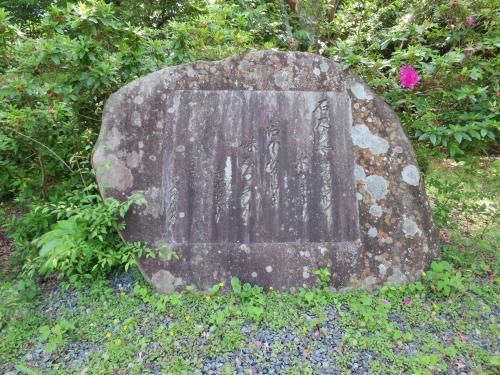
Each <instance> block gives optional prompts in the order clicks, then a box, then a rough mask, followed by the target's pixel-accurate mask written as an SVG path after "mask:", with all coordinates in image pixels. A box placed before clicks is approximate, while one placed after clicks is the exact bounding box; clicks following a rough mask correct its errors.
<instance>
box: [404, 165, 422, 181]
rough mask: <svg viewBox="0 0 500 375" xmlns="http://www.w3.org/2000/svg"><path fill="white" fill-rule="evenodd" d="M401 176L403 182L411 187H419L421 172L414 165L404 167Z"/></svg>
mask: <svg viewBox="0 0 500 375" xmlns="http://www.w3.org/2000/svg"><path fill="white" fill-rule="evenodd" d="M401 176H402V177H403V181H404V182H406V183H407V184H409V185H413V186H418V184H419V182H420V172H419V171H418V168H417V167H416V166H415V165H413V164H410V165H407V166H406V167H404V168H403V171H402V172H401Z"/></svg>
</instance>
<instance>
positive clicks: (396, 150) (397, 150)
mask: <svg viewBox="0 0 500 375" xmlns="http://www.w3.org/2000/svg"><path fill="white" fill-rule="evenodd" d="M394 153H395V154H401V153H403V147H401V146H396V147H394Z"/></svg>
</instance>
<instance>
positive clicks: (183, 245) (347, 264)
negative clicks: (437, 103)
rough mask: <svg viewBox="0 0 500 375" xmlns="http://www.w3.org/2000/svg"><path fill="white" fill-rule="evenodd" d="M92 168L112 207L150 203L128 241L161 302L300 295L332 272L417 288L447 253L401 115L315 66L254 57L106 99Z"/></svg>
mask: <svg viewBox="0 0 500 375" xmlns="http://www.w3.org/2000/svg"><path fill="white" fill-rule="evenodd" d="M93 165H94V168H95V170H96V175H97V181H98V184H99V188H100V190H101V193H102V195H103V196H105V197H114V198H117V199H119V200H124V199H126V198H127V197H128V196H130V195H132V194H134V193H137V192H142V194H143V195H144V197H145V198H146V200H147V205H145V206H142V207H134V209H133V210H132V211H131V212H129V213H128V214H127V216H126V218H125V219H126V225H127V226H126V229H125V230H124V231H123V232H122V233H121V235H122V238H123V239H124V240H125V241H127V242H136V241H141V242H144V243H147V244H148V245H150V246H151V247H152V248H153V249H155V250H156V251H157V253H158V256H157V257H155V258H139V259H138V264H139V268H140V269H141V271H142V273H143V274H144V276H145V278H146V279H147V280H148V281H150V282H151V283H152V284H153V285H154V286H155V287H156V288H157V289H158V290H159V291H160V292H164V293H169V292H173V291H175V290H179V289H181V288H183V287H185V286H187V285H193V284H194V285H197V286H198V287H200V288H202V289H207V288H209V287H211V286H212V285H214V284H215V283H217V282H221V281H226V282H227V281H228V280H229V279H230V278H231V276H237V277H239V278H240V280H241V281H242V282H249V283H253V284H258V285H261V286H264V287H271V286H272V287H273V288H274V289H279V290H292V291H293V290H294V289H295V288H297V287H308V286H312V285H314V284H315V281H316V280H317V278H316V276H314V275H313V272H314V271H315V270H316V269H319V268H323V267H326V268H328V269H329V270H330V272H331V274H332V278H331V283H332V286H334V287H337V288H344V287H356V286H360V287H364V288H371V287H372V286H374V285H380V284H382V283H386V282H387V283H394V284H400V283H402V282H406V281H412V280H414V279H416V278H417V277H418V276H419V275H420V273H421V272H422V271H423V270H424V269H425V268H426V267H427V265H428V263H429V262H430V261H431V260H432V259H433V258H434V257H435V256H436V255H437V254H438V244H437V239H436V233H435V227H434V224H433V221H432V217H431V212H430V208H429V204H428V202H427V198H426V195H425V192H424V187H423V183H422V178H421V175H420V173H419V169H418V167H417V163H416V160H415V155H414V152H413V150H412V147H411V144H410V142H409V141H408V139H407V137H406V136H405V133H404V131H403V129H402V128H401V124H400V122H399V120H398V118H397V116H396V115H395V114H394V112H393V110H392V109H391V108H390V107H389V106H388V105H387V104H386V103H384V102H383V101H382V100H381V99H380V98H379V97H378V96H377V95H375V93H374V92H373V91H371V90H370V88H369V87H368V86H367V85H366V84H365V83H364V82H363V81H362V80H360V79H359V78H358V77H356V76H353V75H350V74H347V73H345V72H344V71H343V70H342V68H341V67H340V66H339V65H338V64H336V63H334V62H332V61H330V60H328V59H326V58H323V57H321V56H318V55H313V54H309V53H299V52H286V53H285V52H276V51H252V52H248V53H246V54H243V55H240V56H235V57H230V58H227V59H225V60H222V61H216V62H204V61H200V62H196V63H193V64H187V65H181V66H176V67H171V68H166V69H163V70H160V71H157V72H155V73H152V74H149V75H147V76H145V77H142V78H139V79H137V80H135V81H133V82H131V83H129V84H128V85H126V86H124V87H123V88H121V89H120V90H119V91H118V92H116V93H114V94H113V95H112V96H111V97H110V98H109V99H108V101H107V103H106V106H105V109H104V115H103V120H102V128H101V133H100V136H99V140H98V142H97V145H96V147H95V150H94V154H93ZM172 251H174V252H175V254H176V255H177V256H178V259H177V258H176V257H173V256H167V257H165V256H161V255H166V254H170V255H173V253H172ZM167 258H168V259H167Z"/></svg>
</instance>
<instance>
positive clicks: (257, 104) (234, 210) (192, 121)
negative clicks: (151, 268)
mask: <svg viewBox="0 0 500 375" xmlns="http://www.w3.org/2000/svg"><path fill="white" fill-rule="evenodd" d="M164 105H165V122H166V123H168V124H169V127H168V128H165V130H164V133H163V138H164V141H163V143H162V149H158V150H157V153H158V157H159V158H161V160H162V165H163V169H162V170H161V172H162V173H161V177H162V179H161V181H160V178H159V177H160V176H159V175H157V172H158V170H157V169H154V170H151V172H152V173H151V176H150V178H151V180H154V179H157V180H158V181H157V183H158V186H160V185H161V190H162V191H163V192H164V199H163V200H162V201H159V202H157V204H160V205H162V204H163V205H165V208H164V209H163V208H160V210H161V212H164V213H162V214H161V216H162V217H163V216H164V220H162V223H163V225H164V227H163V229H162V232H163V233H164V236H165V239H166V240H167V241H168V243H171V244H183V243H219V242H223V243H224V242H235V243H267V242H297V241H298V242H304V241H307V242H339V241H355V240H357V239H359V238H360V235H359V228H358V209H357V201H356V190H355V182H354V164H353V163H349V162H346V161H347V160H352V158H353V147H352V143H351V141H350V137H351V135H350V132H349V126H348V125H349V124H350V122H351V114H350V109H349V108H350V98H349V97H348V95H346V94H343V93H333V92H325V93H321V92H301V91H281V92H280V91H226V90H219V91H211V90H210V91H209V90H205V91H200V90H186V91H185V90H182V91H175V92H173V93H171V94H169V95H167V97H166V98H165V102H164ZM179 114H182V116H179ZM208 133H212V134H213V135H212V136H207V134H208ZM346 155H350V156H349V157H348V158H346V157H345V156H346Z"/></svg>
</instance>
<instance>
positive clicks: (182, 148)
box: [175, 145, 186, 152]
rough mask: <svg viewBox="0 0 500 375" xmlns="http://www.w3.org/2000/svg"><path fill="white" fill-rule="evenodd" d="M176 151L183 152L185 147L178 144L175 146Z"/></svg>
mask: <svg viewBox="0 0 500 375" xmlns="http://www.w3.org/2000/svg"><path fill="white" fill-rule="evenodd" d="M175 150H176V151H177V152H184V151H186V147H185V146H184V145H179V146H177V147H176V148H175Z"/></svg>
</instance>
